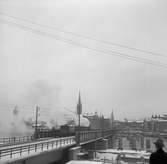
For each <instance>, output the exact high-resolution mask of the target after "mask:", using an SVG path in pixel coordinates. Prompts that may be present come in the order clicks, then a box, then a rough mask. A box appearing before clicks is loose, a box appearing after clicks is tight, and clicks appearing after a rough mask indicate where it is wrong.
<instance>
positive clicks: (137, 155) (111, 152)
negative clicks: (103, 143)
mask: <svg viewBox="0 0 167 164" xmlns="http://www.w3.org/2000/svg"><path fill="white" fill-rule="evenodd" d="M120 156H122V157H123V158H124V159H126V160H125V161H127V160H128V159H129V160H136V161H142V160H147V161H148V159H149V156H150V153H147V152H146V151H134V150H116V149H107V150H101V151H97V152H96V155H95V159H97V160H101V161H104V162H105V161H106V162H107V161H110V162H111V163H113V164H115V163H116V162H117V161H118V158H119V157H120ZM125 161H123V160H121V159H119V162H120V163H126V162H125ZM135 163H136V162H135Z"/></svg>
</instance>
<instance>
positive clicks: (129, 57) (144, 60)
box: [0, 19, 167, 68]
mask: <svg viewBox="0 0 167 164" xmlns="http://www.w3.org/2000/svg"><path fill="white" fill-rule="evenodd" d="M0 22H1V23H5V24H8V25H14V26H16V27H18V28H20V29H23V30H25V31H30V32H32V33H35V34H38V35H42V36H47V37H50V38H53V39H56V40H58V41H61V42H65V43H68V44H72V45H75V46H78V47H82V48H86V49H89V50H92V51H95V52H98V53H102V54H105V55H110V56H111V55H112V56H118V57H121V58H124V59H127V60H131V61H135V62H139V63H144V64H150V65H154V66H158V67H163V68H167V64H166V63H162V62H159V61H155V60H150V59H147V58H143V57H135V56H132V55H129V54H126V53H122V52H117V51H113V50H109V51H106V50H101V49H97V48H92V47H90V46H87V45H84V44H82V43H78V42H76V41H73V40H72V39H66V38H63V37H62V36H59V35H55V34H51V33H47V32H44V31H41V30H38V29H35V28H32V27H28V26H26V25H23V24H19V23H15V22H12V21H8V20H3V19H0ZM93 55H94V54H93Z"/></svg>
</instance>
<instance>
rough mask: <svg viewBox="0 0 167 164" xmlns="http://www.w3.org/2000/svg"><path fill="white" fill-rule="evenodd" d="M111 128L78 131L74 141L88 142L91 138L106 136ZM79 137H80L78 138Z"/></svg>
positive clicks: (110, 131) (110, 132)
mask: <svg viewBox="0 0 167 164" xmlns="http://www.w3.org/2000/svg"><path fill="white" fill-rule="evenodd" d="M112 132H113V130H111V129H107V130H91V131H80V132H78V131H77V132H76V135H75V138H76V142H78V141H80V143H82V142H88V141H91V140H95V139H98V138H101V137H106V136H109V135H111V134H112ZM79 137H80V138H79Z"/></svg>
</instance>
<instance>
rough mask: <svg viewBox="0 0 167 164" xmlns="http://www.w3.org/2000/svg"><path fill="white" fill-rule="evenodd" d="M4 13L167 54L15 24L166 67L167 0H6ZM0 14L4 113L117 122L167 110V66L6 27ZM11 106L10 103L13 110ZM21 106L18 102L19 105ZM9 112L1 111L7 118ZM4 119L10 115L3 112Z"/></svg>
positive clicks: (0, 82)
mask: <svg viewBox="0 0 167 164" xmlns="http://www.w3.org/2000/svg"><path fill="white" fill-rule="evenodd" d="M0 12H5V13H7V14H9V15H12V16H16V17H20V18H23V19H27V20H31V21H34V22H37V23H40V24H44V25H48V26H53V27H58V28H59V29H62V30H66V31H71V32H74V33H77V34H82V35H85V36H92V37H94V38H97V39H100V40H105V41H108V42H114V43H119V44H123V45H127V46H130V47H135V48H139V49H144V50H147V51H152V52H156V53H161V54H164V55H166V57H160V56H158V57H156V56H154V55H150V54H148V53H140V52H136V51H133V50H128V49H126V48H120V47H117V46H113V45H112V46H111V45H110V46H109V45H106V44H102V43H97V42H94V41H90V40H85V39H83V40H82V39H81V38H75V37H74V36H72V35H69V34H64V33H60V32H57V31H56V30H53V29H52V30H51V29H48V28H43V27H39V26H34V25H32V24H28V23H26V24H25V23H24V22H21V21H15V22H16V23H21V24H23V25H26V26H29V27H34V28H36V29H39V30H42V31H45V32H48V33H51V34H56V35H61V36H63V37H65V38H67V39H72V40H74V41H76V42H79V43H82V44H84V45H88V46H91V47H92V48H98V49H101V50H107V52H108V53H110V52H109V51H111V50H114V51H119V52H121V53H126V54H130V55H132V56H134V57H144V58H147V59H149V60H154V61H159V62H163V63H165V64H166V65H167V54H166V52H167V46H166V43H167V2H166V0H158V1H157V0H147V1H146V0H126V1H124V0H91V1H90V0H84V1H81V0H48V1H45V0H38V1H33V0H1V1H0ZM2 19H3V20H8V21H13V20H12V18H11V19H9V18H7V17H5V16H2V15H0V36H1V37H0V77H1V80H0V110H1V109H2V108H3V105H4V104H7V105H8V104H16V105H20V106H24V105H27V106H31V108H32V107H35V106H36V105H39V106H41V107H46V108H49V109H51V110H50V111H51V117H53V118H57V119H60V117H59V115H61V117H63V116H62V114H59V113H63V112H66V110H65V109H64V108H65V107H66V108H69V109H70V110H72V111H75V110H76V105H77V101H78V93H79V90H80V91H81V100H82V109H83V112H93V113H94V112H95V111H98V113H102V114H104V116H105V117H110V115H111V112H112V110H114V117H115V119H121V120H122V119H124V118H128V119H136V118H144V117H149V116H151V115H152V114H167V112H166V108H167V100H166V97H167V85H166V84H167V68H161V67H156V66H153V65H149V64H144V63H139V62H135V61H130V60H127V59H125V58H121V57H117V56H112V55H105V54H103V53H100V52H99V53H98V52H95V51H92V50H90V49H86V48H83V47H79V46H75V45H72V44H67V43H65V42H60V41H58V40H56V39H55V38H51V37H47V36H42V35H41V36H40V35H38V34H35V33H32V32H30V31H26V30H24V29H21V28H18V27H16V26H14V25H12V24H5V23H3V22H2ZM7 108H11V106H10V107H7ZM13 108H14V106H13ZM1 117H2V115H1ZM3 117H4V116H3Z"/></svg>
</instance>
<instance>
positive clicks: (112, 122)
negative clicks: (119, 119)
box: [111, 110, 114, 128]
mask: <svg viewBox="0 0 167 164" xmlns="http://www.w3.org/2000/svg"><path fill="white" fill-rule="evenodd" d="M113 127H114V112H113V110H112V113H111V128H113Z"/></svg>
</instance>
